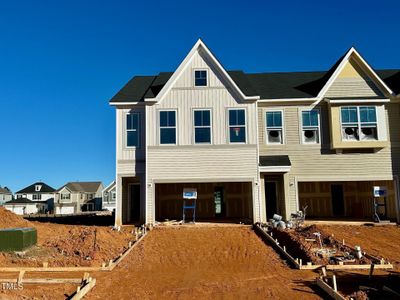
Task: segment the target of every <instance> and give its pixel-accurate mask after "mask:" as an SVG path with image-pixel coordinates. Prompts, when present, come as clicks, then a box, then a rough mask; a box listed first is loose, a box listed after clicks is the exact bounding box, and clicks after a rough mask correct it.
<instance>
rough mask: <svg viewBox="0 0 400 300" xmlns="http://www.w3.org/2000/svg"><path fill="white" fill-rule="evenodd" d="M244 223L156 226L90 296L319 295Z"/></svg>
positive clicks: (309, 276)
mask: <svg viewBox="0 0 400 300" xmlns="http://www.w3.org/2000/svg"><path fill="white" fill-rule="evenodd" d="M315 275H316V274H315V273H313V272H310V271H300V272H299V271H296V270H292V269H290V268H289V267H288V266H287V265H285V264H284V263H283V262H282V260H281V258H280V257H279V256H278V255H277V254H276V252H275V251H274V250H273V249H272V248H271V247H269V246H267V245H265V244H264V243H263V242H262V241H261V239H260V238H259V237H258V236H257V235H256V234H255V233H254V231H253V230H252V229H251V228H250V227H248V226H239V225H232V226H222V225H221V226H215V225H213V226H211V227H210V226H198V225H193V226H177V227H158V228H156V229H154V230H152V231H151V232H150V233H149V234H148V236H147V237H145V238H144V240H143V241H142V242H141V243H140V244H138V245H137V247H136V248H134V249H133V251H132V252H131V253H130V254H129V255H128V256H127V257H126V258H125V260H124V261H123V262H122V263H121V265H119V266H118V267H117V268H116V269H114V270H113V272H112V273H97V274H95V275H94V277H96V279H97V284H96V286H95V287H94V289H93V290H92V291H91V292H90V294H89V295H88V299H107V298H109V299H111V298H112V299H194V298H198V299H215V298H218V299H320V297H319V296H317V295H316V294H315V292H314V291H313V290H312V289H311V288H310V286H309V285H310V284H312V283H313V282H314V279H315Z"/></svg>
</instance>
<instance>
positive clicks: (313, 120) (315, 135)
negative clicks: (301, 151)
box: [301, 109, 320, 144]
mask: <svg viewBox="0 0 400 300" xmlns="http://www.w3.org/2000/svg"><path fill="white" fill-rule="evenodd" d="M301 119H302V139H303V143H305V144H318V143H319V136H320V129H319V128H320V127H319V110H318V109H312V110H304V111H302V112H301Z"/></svg>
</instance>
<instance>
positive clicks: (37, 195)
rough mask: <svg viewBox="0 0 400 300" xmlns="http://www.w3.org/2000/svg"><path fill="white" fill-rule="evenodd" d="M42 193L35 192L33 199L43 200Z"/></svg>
mask: <svg viewBox="0 0 400 300" xmlns="http://www.w3.org/2000/svg"><path fill="white" fill-rule="evenodd" d="M41 199H42V195H41V194H33V200H41Z"/></svg>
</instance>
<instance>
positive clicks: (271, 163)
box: [259, 155, 292, 173]
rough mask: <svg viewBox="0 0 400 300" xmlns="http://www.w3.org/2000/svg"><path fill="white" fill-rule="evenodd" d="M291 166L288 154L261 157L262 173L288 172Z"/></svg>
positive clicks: (260, 166) (260, 169)
mask: <svg viewBox="0 0 400 300" xmlns="http://www.w3.org/2000/svg"><path fill="white" fill-rule="evenodd" d="M291 167H292V164H291V162H290V159H289V156H288V155H265V156H260V159H259V171H260V173H287V172H290V169H291Z"/></svg>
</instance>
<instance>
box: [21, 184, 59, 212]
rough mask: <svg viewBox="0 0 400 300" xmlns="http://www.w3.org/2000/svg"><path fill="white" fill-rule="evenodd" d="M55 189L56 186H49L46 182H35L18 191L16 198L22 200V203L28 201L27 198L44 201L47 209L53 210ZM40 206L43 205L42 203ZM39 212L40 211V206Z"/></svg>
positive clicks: (39, 201)
mask: <svg viewBox="0 0 400 300" xmlns="http://www.w3.org/2000/svg"><path fill="white" fill-rule="evenodd" d="M54 191H55V189H54V188H52V187H51V186H49V185H48V184H46V183H44V182H35V183H34V184H31V185H29V186H27V187H25V188H23V189H22V190H19V191H18V192H16V193H15V200H16V201H20V202H21V204H25V203H26V201H25V199H27V200H30V201H33V202H38V203H44V204H45V211H51V210H52V209H53V203H54ZM20 199H21V200H20ZM15 203H17V202H15ZM31 206H33V205H31ZM39 206H40V207H41V205H39ZM39 206H38V207H39ZM37 212H39V208H38V211H37ZM40 212H41V211H40ZM29 213H34V212H29Z"/></svg>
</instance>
